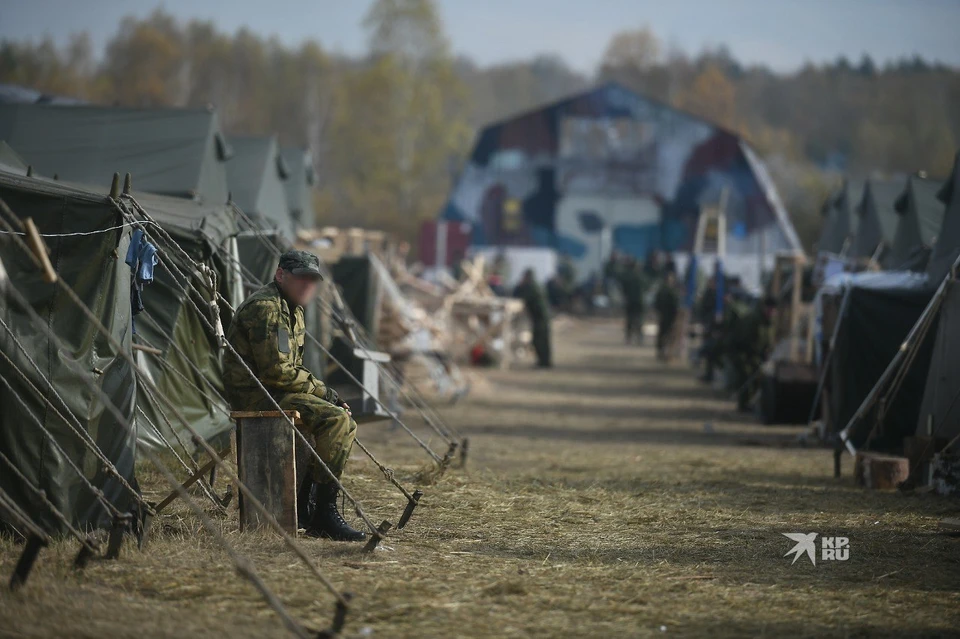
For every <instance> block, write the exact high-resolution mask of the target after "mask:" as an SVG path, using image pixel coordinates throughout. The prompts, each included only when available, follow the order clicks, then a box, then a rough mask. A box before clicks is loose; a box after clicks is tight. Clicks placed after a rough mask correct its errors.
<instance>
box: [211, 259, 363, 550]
mask: <svg viewBox="0 0 960 639" xmlns="http://www.w3.org/2000/svg"><path fill="white" fill-rule="evenodd" d="M321 279H323V277H322V275H321V273H320V260H319V259H318V258H317V256H316V255H313V254H311V253H308V252H306V251H288V252H286V253H284V254H283V255H281V256H280V264H279V266H278V268H277V272H276V275H275V276H274V281H272V282H270V283H269V284H267V285H266V286H263V287H262V288H260V290H258V291H256V292H255V293H253V295H251V296H250V297H248V298H247V299H246V300H244V302H243V303H242V304H241V305H240V306H239V308H237V312H236V315H235V316H234V318H233V322H232V323H231V324H230V329H229V330H228V331H227V339H228V340H229V341H230V343H231V344H232V345H233V348H234V349H236V351H237V353H238V354H239V355H240V357H241V358H242V359H243V363H241V362H238V361H237V358H236V356H234V355H233V354H232V353H230V354H228V355H227V356H226V357H225V358H224V372H223V381H224V387H225V390H226V393H227V399H228V400H229V401H230V404H231V407H232V408H233V409H234V410H276V405H275V404H274V403H273V402H272V401H271V400H270V398H268V397H266V396H265V394H264V392H263V389H262V388H261V387H260V386H261V384H262V385H263V387H264V388H266V389H267V391H269V393H270V395H271V396H272V398H273V400H274V401H275V402H276V403H277V404H279V405H280V408H282V409H283V410H296V411H299V412H300V416H301V418H302V420H303V425H302V426H301V428H300V430H301V432H302V433H303V434H304V436H305V437H306V438H307V440H308V441H310V442H311V444H312V445H313V447H314V449H315V450H316V451H317V454H318V455H319V456H320V458H321V459H322V460H323V461H324V463H325V464H326V465H327V468H329V469H330V471H331V472H332V473H333V474H334V475H335V476H336V477H337V478H338V479H339V478H340V476H341V474H342V473H343V469H344V466H346V464H347V459H348V458H349V457H350V450H351V449H352V448H353V441H354V437H355V435H356V431H357V423H356V422H355V421H354V420H353V417H352V415H351V413H350V407H349V406H347V404H346V403H345V402H343V401H342V400H341V399H340V398H339V396H338V395H337V392H336V391H335V390H333V389H332V388H330V387H328V386H327V385H326V384H324V383H323V382H322V381H320V380H319V379H317V378H316V377H315V376H314V375H313V374H312V373H311V372H310V371H309V370H307V369H306V368H304V366H303V340H304V336H305V334H306V327H305V325H304V320H303V307H304V306H305V305H306V304H309V303H310V302H311V301H312V300H313V297H314V296H315V295H316V292H317V283H318V282H319V281H320V280H321ZM244 363H245V364H246V366H244V365H243V364H244ZM247 367H249V369H250V370H251V371H253V374H254V375H255V376H256V379H254V378H253V377H251V375H250V372H249V371H248V370H247ZM257 380H259V383H258V381H257ZM338 493H339V489H338V487H337V484H336V483H335V482H334V481H333V480H332V479H331V478H330V476H329V475H328V474H327V473H326V471H324V469H323V468H322V467H321V466H320V464H319V463H318V462H317V461H316V459H315V458H312V463H311V465H310V473H309V476H308V478H307V480H306V481H305V482H304V485H303V486H302V487H300V494H299V499H298V502H299V504H300V510H301V511H302V510H306V512H300V513H299V515H300V516H299V519H300V521H301V522H303V523H302V524H301V525H303V527H304V528H305V529H306V531H307V534H308V535H310V536H312V537H325V538H329V539H335V540H337V541H363V539H364V537H365V536H366V535H365V534H364V533H363V532H362V531H359V530H355V529H354V528H352V527H351V526H350V525H349V524H348V523H347V522H346V521H344V519H343V516H341V514H340V512H339V511H338V510H337V503H336V502H337V495H338Z"/></svg>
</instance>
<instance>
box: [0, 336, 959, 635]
mask: <svg viewBox="0 0 960 639" xmlns="http://www.w3.org/2000/svg"><path fill="white" fill-rule="evenodd" d="M619 336H620V333H619V326H618V325H616V324H613V323H611V322H606V321H602V320H598V321H592V322H586V321H577V322H574V323H573V324H571V325H568V326H567V327H566V328H565V330H563V331H562V332H561V333H560V335H559V336H558V338H557V341H558V344H557V350H558V357H557V360H558V367H557V369H555V370H551V371H534V370H526V369H520V368H518V369H516V370H512V371H489V372H485V373H483V377H482V379H481V380H479V381H478V383H477V384H475V385H474V392H473V393H472V394H471V395H470V396H469V397H468V398H467V399H466V400H464V401H462V402H461V403H460V404H458V405H457V406H454V407H448V408H444V409H443V411H442V412H443V413H444V415H445V417H446V419H447V420H449V422H450V423H451V424H453V425H454V426H455V427H457V428H458V429H459V430H460V431H461V432H462V433H463V434H465V435H467V436H469V437H470V440H471V454H470V459H469V462H468V465H467V467H466V468H465V469H452V470H450V471H449V472H447V473H446V474H445V475H444V476H443V477H442V478H440V479H439V480H437V481H435V482H434V483H432V484H430V485H425V486H422V488H423V490H424V492H425V496H424V498H423V500H422V502H421V506H420V507H419V508H418V509H417V511H416V513H415V515H414V517H413V519H412V520H411V523H410V524H409V525H408V527H407V528H406V529H405V530H404V531H402V532H400V533H398V534H395V535H391V536H390V537H389V538H388V540H386V541H385V542H384V544H383V548H382V549H380V550H378V551H376V552H375V553H373V554H370V555H365V554H362V553H361V552H360V548H359V547H357V546H345V545H337V544H333V543H330V542H323V541H316V540H310V539H306V540H301V543H302V544H303V545H304V547H305V548H306V549H307V551H308V552H309V553H310V554H311V556H313V557H314V558H315V559H316V561H317V564H318V565H319V566H320V568H321V569H322V570H323V571H324V572H325V573H326V574H327V575H328V576H329V577H330V578H331V579H332V580H333V582H334V583H335V584H336V585H337V586H338V587H339V588H341V589H343V590H346V591H350V592H352V593H353V594H354V599H353V604H352V607H351V610H350V614H349V617H348V625H347V630H346V636H353V637H360V636H382V637H450V636H476V637H503V636H537V637H556V636H566V637H569V636H582V637H594V636H630V637H633V636H704V635H711V636H775V637H780V636H800V637H803V636H810V637H820V636H876V635H887V636H950V635H955V634H958V633H960V539H958V538H953V537H948V536H945V535H943V534H941V533H939V532H938V530H937V522H938V521H939V519H940V518H941V517H943V516H950V515H953V516H955V515H956V513H957V511H958V510H960V504H958V502H957V501H955V500H949V499H945V498H941V497H935V496H932V495H917V494H900V493H893V492H890V493H881V492H869V491H864V490H862V489H859V488H856V487H855V486H854V485H853V482H852V479H851V478H850V477H849V475H850V470H851V468H850V466H851V464H850V462H849V460H847V462H846V463H847V468H846V471H847V472H846V473H845V475H846V476H845V477H844V478H843V479H841V480H834V479H833V477H832V459H831V454H830V452H829V451H826V450H822V449H805V448H800V447H798V446H797V445H796V444H795V439H796V435H797V434H798V432H799V429H796V428H766V427H762V426H758V425H755V424H751V423H750V421H749V419H745V418H743V417H742V416H739V415H737V414H736V413H734V412H733V407H732V403H731V402H729V401H727V400H726V399H725V398H723V397H720V396H718V395H716V394H715V393H714V392H712V391H710V390H708V389H705V388H704V387H702V386H699V385H698V384H697V382H696V381H694V374H693V373H692V372H691V371H690V370H689V369H687V368H685V367H684V366H682V365H679V364H677V365H673V366H669V367H664V366H661V365H660V364H659V363H658V362H656V361H655V360H654V358H653V357H652V352H651V349H649V348H646V347H640V348H638V347H631V348H627V347H624V346H623V345H621V344H620V342H619ZM415 423H416V420H415V419H414V418H412V417H411V424H415ZM419 432H422V433H427V432H428V431H426V430H425V429H422V428H421V429H419ZM361 436H362V438H363V439H364V441H365V442H366V443H367V445H368V446H369V447H371V449H373V451H374V452H375V453H376V454H377V455H378V456H379V457H380V458H381V459H383V460H384V461H386V462H388V463H390V465H391V466H392V467H393V468H394V469H395V470H396V472H397V477H398V478H399V479H400V480H401V481H402V482H404V483H407V484H408V485H409V487H410V488H414V487H417V483H416V478H417V477H422V475H421V474H420V471H421V470H422V469H423V467H424V464H425V461H426V457H425V456H424V455H423V454H422V453H421V452H420V451H419V450H418V449H417V448H416V446H415V444H413V443H412V442H411V441H410V440H409V438H407V437H406V436H405V435H404V434H403V433H402V432H400V431H397V430H390V429H389V427H388V426H386V425H368V426H366V427H363V432H362V433H361ZM431 444H435V445H436V448H437V450H438V452H442V450H443V448H444V447H443V446H442V445H441V444H440V442H439V441H437V438H436V437H434V440H433V441H432V442H431ZM358 453H359V451H357V452H356V453H355V455H354V460H353V462H352V465H351V467H350V468H349V470H348V483H347V485H348V488H350V489H351V490H352V491H354V492H355V493H356V494H357V496H359V497H360V499H361V501H362V503H363V505H364V507H365V508H366V509H367V511H368V512H369V514H370V516H371V519H373V520H374V521H376V522H379V521H380V520H381V519H390V520H391V521H394V522H395V521H396V520H397V518H398V517H399V515H400V512H401V511H402V509H403V506H404V500H403V498H402V497H401V496H400V495H399V494H398V493H397V492H396V490H395V489H393V488H392V487H391V486H389V485H388V484H387V483H386V482H384V481H383V480H382V478H381V476H380V475H379V473H378V471H377V470H376V468H375V467H374V466H373V465H372V464H371V463H370V462H369V461H366V460H364V459H363V458H361V457H359V456H358ZM142 481H143V483H144V486H145V489H147V490H151V491H154V493H153V494H152V495H151V496H152V497H157V496H159V494H160V493H161V492H162V490H161V488H162V487H161V486H160V484H159V483H158V482H157V478H156V477H155V476H154V475H153V474H151V473H148V472H144V474H143V477H142ZM224 487H225V484H224V483H222V482H221V484H220V486H219V488H220V489H221V490H222V489H223V488H224ZM216 521H217V524H218V525H219V526H220V527H221V529H222V531H223V533H224V535H225V536H226V538H227V539H228V540H229V541H230V542H231V543H232V544H234V545H235V546H236V547H237V548H238V549H239V550H240V551H242V552H243V553H244V554H246V555H247V556H248V557H250V558H251V559H252V560H253V562H254V564H255V565H256V566H257V568H258V569H259V571H260V572H261V574H262V575H263V577H264V580H265V581H266V582H267V583H268V584H269V585H270V586H271V587H272V588H274V589H275V591H276V592H277V594H278V595H279V597H280V598H281V600H282V601H283V603H284V604H285V605H286V606H287V608H288V609H289V611H290V612H291V613H293V614H294V615H295V616H296V617H297V618H298V619H300V620H301V621H303V623H305V624H306V625H307V626H309V627H312V628H317V629H319V628H323V627H325V626H326V625H328V624H329V620H330V616H331V612H332V606H333V603H332V598H331V596H330V595H329V594H328V593H327V592H326V591H324V590H323V588H322V586H321V585H320V584H319V583H318V582H317V581H316V580H315V579H313V578H312V577H311V576H310V574H309V573H308V571H307V570H306V569H305V568H304V567H303V566H302V565H300V564H299V563H298V561H297V559H296V557H295V556H294V555H293V554H292V553H291V552H290V551H289V550H287V549H285V548H284V547H283V544H282V543H281V541H280V540H279V539H278V538H276V537H275V536H273V535H270V534H268V533H245V534H240V533H239V532H238V531H237V516H236V512H235V510H231V511H229V513H228V514H227V516H225V517H221V516H218V517H217V519H216ZM784 532H818V533H820V534H821V535H826V536H844V537H848V538H849V539H850V558H849V560H847V561H845V562H824V561H821V560H820V557H819V556H818V557H817V559H818V561H817V565H816V566H813V565H811V564H810V562H809V560H808V559H807V558H806V556H802V557H800V558H799V560H798V561H797V562H796V563H795V564H793V565H791V563H790V562H791V559H790V558H787V557H784V554H785V553H786V552H787V551H788V550H789V549H790V548H791V546H792V545H793V542H791V541H790V540H788V539H787V538H785V537H784V536H783V535H782V534H781V533H784ZM76 546H77V544H76V542H72V541H63V542H59V543H58V544H57V545H56V546H55V547H54V548H52V549H49V550H47V551H44V553H43V554H42V555H41V558H40V560H39V561H38V564H37V567H36V569H35V572H34V574H33V575H32V576H31V579H30V582H29V583H28V585H27V587H25V588H24V589H23V590H22V591H20V592H18V593H15V594H10V593H9V592H3V593H2V594H0V635H3V636H18V637H20V636H23V637H45V636H54V635H59V636H71V637H105V636H111V637H113V636H137V637H152V636H188V635H194V634H201V633H202V634H206V635H208V636H226V635H230V636H237V637H246V636H249V637H264V636H284V635H285V632H284V630H283V628H282V626H281V625H280V623H279V620H278V619H277V617H276V616H275V615H274V614H273V613H272V612H271V611H270V609H269V608H268V607H267V606H266V605H265V604H264V603H263V602H262V600H261V599H260V598H259V596H258V595H257V594H256V592H255V591H254V590H253V589H252V588H251V587H250V586H249V585H248V584H247V583H246V582H244V581H243V580H242V579H240V578H239V577H238V576H237V575H236V573H235V572H234V571H233V570H232V568H231V566H230V564H229V562H228V560H227V558H226V556H225V555H224V553H223V552H222V551H220V550H219V549H218V548H217V547H216V545H215V544H214V542H213V540H212V538H211V537H210V535H209V534H207V533H206V532H205V531H203V530H201V529H200V526H199V523H198V522H197V520H196V518H195V517H193V516H192V515H191V514H190V513H189V512H188V510H187V509H186V508H185V507H184V506H183V505H182V504H176V505H175V506H173V507H171V509H170V510H169V511H168V512H167V514H165V515H164V516H163V517H162V518H161V520H160V521H159V522H158V523H157V525H156V528H155V534H154V536H153V539H152V540H151V543H150V545H149V546H148V548H147V549H146V550H145V551H144V552H142V553H141V552H138V551H136V550H134V549H133V546H132V545H126V546H125V547H124V553H123V555H122V557H121V559H120V560H119V561H114V562H96V563H94V564H92V565H91V566H90V567H88V568H87V569H86V570H85V571H84V572H80V573H78V572H75V571H73V570H72V569H71V568H70V565H71V562H72V559H73V555H74V554H75V552H76ZM17 552H18V547H16V546H15V545H14V544H13V543H12V542H10V541H4V542H2V544H0V570H2V574H3V575H4V577H6V575H9V573H10V571H11V570H12V567H13V563H14V562H15V560H16V557H17Z"/></svg>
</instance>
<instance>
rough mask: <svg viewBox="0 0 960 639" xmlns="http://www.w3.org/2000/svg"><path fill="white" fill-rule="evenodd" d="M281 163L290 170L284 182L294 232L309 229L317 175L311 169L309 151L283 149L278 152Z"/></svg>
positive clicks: (312, 223) (311, 159)
mask: <svg viewBox="0 0 960 639" xmlns="http://www.w3.org/2000/svg"><path fill="white" fill-rule="evenodd" d="M280 154H281V156H283V161H284V162H285V163H286V165H287V168H288V169H289V170H290V177H288V178H287V180H286V181H285V182H284V186H285V187H286V194H287V208H288V209H289V211H290V217H291V218H292V219H293V224H294V227H295V229H296V230H299V229H310V228H313V226H314V217H315V213H314V209H313V189H314V187H315V186H316V183H317V175H316V172H315V171H314V169H313V156H312V155H311V154H310V151H309V149H300V148H292V147H285V148H283V149H281V150H280Z"/></svg>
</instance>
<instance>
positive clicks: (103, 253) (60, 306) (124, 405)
mask: <svg viewBox="0 0 960 639" xmlns="http://www.w3.org/2000/svg"><path fill="white" fill-rule="evenodd" d="M0 198H2V199H3V201H4V202H5V203H6V204H7V205H8V206H9V207H10V209H11V210H12V211H13V212H14V214H15V215H17V216H18V217H20V218H25V217H30V218H32V219H33V221H34V223H35V224H36V225H37V227H38V228H39V230H40V232H41V233H44V234H52V235H48V236H47V237H46V238H45V241H46V244H47V246H48V247H49V250H50V258H51V262H52V264H53V266H54V268H55V269H56V271H57V272H58V274H59V275H60V277H61V278H63V281H64V282H65V283H66V284H68V285H69V286H70V287H71V288H72V289H73V290H74V291H76V293H77V295H78V296H79V297H80V299H81V300H82V301H83V302H84V303H85V304H86V305H87V306H89V307H90V308H91V309H92V311H93V313H95V314H96V316H97V318H98V319H99V320H100V322H101V323H102V324H103V325H104V326H105V327H106V328H107V329H108V330H109V332H110V334H111V335H112V336H113V338H114V339H115V340H117V341H118V342H120V343H121V344H123V345H124V347H125V348H126V349H129V348H130V343H131V325H130V269H129V268H128V267H127V266H126V265H125V264H124V263H123V256H124V255H125V253H126V250H127V245H128V243H129V237H130V229H129V228H126V227H122V226H121V225H122V223H123V220H122V217H121V215H120V212H119V211H118V209H117V207H116V206H115V205H114V204H113V203H111V202H110V201H109V200H108V199H107V198H106V197H105V196H104V195H102V194H99V193H94V192H92V191H88V190H85V189H82V188H78V187H76V186H72V185H69V184H64V183H59V182H54V181H52V180H41V179H37V178H28V177H25V176H19V175H14V174H11V173H7V172H4V171H0ZM65 234H69V235H65ZM0 261H2V262H3V264H4V267H5V268H6V270H7V272H8V273H9V276H10V281H11V283H12V284H13V286H15V288H16V289H17V290H18V291H19V292H20V293H22V294H23V295H24V296H25V297H26V298H27V300H28V301H29V303H30V305H31V306H32V307H33V309H34V310H35V311H36V312H37V313H38V314H39V315H40V317H43V318H45V320H46V324H47V326H48V327H49V328H50V329H52V330H53V331H54V332H55V334H56V335H58V336H59V338H60V339H61V340H63V341H64V342H65V343H66V345H67V347H68V348H67V350H61V349H59V348H58V347H57V345H56V343H55V342H54V341H53V340H51V339H50V338H49V337H48V336H47V335H46V333H44V332H43V330H42V329H41V328H40V327H39V326H38V325H37V324H35V323H34V319H33V318H32V317H31V316H30V315H28V313H27V312H26V310H25V309H23V308H21V307H20V306H19V305H17V304H16V303H15V302H14V300H13V298H12V296H8V297H7V298H5V299H0V318H2V319H3V323H4V324H5V325H6V326H7V327H9V328H10V331H11V332H12V333H13V335H15V336H16V340H14V338H13V337H12V336H11V334H10V332H8V331H7V330H6V329H5V328H3V327H0V352H2V353H3V354H4V355H5V356H6V357H8V358H10V360H11V361H12V362H13V365H11V364H10V363H9V362H8V360H7V359H6V357H4V358H0V378H2V379H3V380H5V382H6V383H5V384H2V385H0V451H2V452H3V453H4V454H5V455H6V456H7V457H9V458H10V460H11V461H13V462H14V464H15V465H16V467H17V469H18V470H19V471H20V472H22V473H23V474H24V476H25V477H26V482H24V481H23V480H22V479H21V478H20V477H18V476H17V475H16V473H13V472H12V471H11V470H10V469H9V468H8V467H7V466H6V464H0V486H3V488H4V490H5V491H6V492H7V493H8V494H9V495H11V496H12V497H13V498H14V499H15V501H16V502H17V504H18V505H19V506H20V507H21V508H22V509H23V510H24V511H26V513H27V514H28V515H29V516H30V517H31V518H32V519H33V520H34V521H35V522H36V523H38V524H40V525H41V526H42V527H43V528H44V529H46V530H47V531H48V532H50V533H53V534H60V533H63V532H65V526H64V525H63V524H62V523H61V522H60V521H59V520H58V519H57V518H55V517H54V515H53V514H52V512H53V511H51V510H49V509H48V508H47V507H46V506H45V505H44V504H43V503H42V502H41V501H40V500H39V499H37V497H36V495H35V494H34V493H33V492H32V491H31V490H30V489H29V487H28V483H29V484H32V485H33V486H36V487H37V488H39V489H41V490H43V491H45V493H46V495H47V498H48V499H50V501H51V502H52V503H53V504H54V506H55V507H56V508H57V510H59V511H60V512H62V513H63V514H65V515H66V516H67V518H68V519H69V520H71V522H72V523H73V524H74V525H76V526H78V527H80V528H92V527H97V526H102V525H105V524H106V523H107V521H106V517H107V513H106V512H105V510H104V509H103V506H102V505H101V504H100V503H98V501H97V500H96V499H95V498H94V496H93V494H92V493H91V491H90V490H89V488H88V487H87V486H86V485H85V484H84V483H83V480H82V479H81V478H80V476H79V475H78V474H77V472H76V471H75V470H74V469H73V468H71V467H70V466H69V464H68V463H67V459H70V460H73V461H74V462H75V463H76V464H77V465H78V466H79V468H80V469H82V471H83V472H84V473H85V475H86V477H87V478H88V479H89V480H90V481H91V482H92V483H93V484H94V485H95V486H97V487H99V488H101V489H102V490H103V492H104V493H105V495H106V498H107V499H108V500H109V501H110V502H111V503H113V504H114V505H115V506H116V507H117V508H118V509H119V510H121V511H124V512H125V511H127V510H129V506H130V499H131V495H130V493H129V492H128V491H127V492H124V490H123V489H122V488H121V484H120V482H119V480H118V479H116V477H115V476H114V475H112V474H110V473H108V472H107V469H106V468H105V467H104V464H102V463H101V461H100V460H99V459H98V458H97V456H96V455H95V454H94V453H93V451H92V450H91V449H89V448H88V447H86V446H85V445H84V443H83V440H81V439H80V437H79V436H78V435H77V434H76V433H75V432H74V431H73V430H72V429H71V427H70V425H68V423H66V422H65V421H64V420H62V419H61V418H60V417H59V416H58V415H57V412H58V411H59V412H60V413H61V414H63V415H67V412H66V411H64V410H63V405H62V404H60V403H59V400H58V399H56V397H55V394H54V393H53V392H51V391H50V389H49V386H48V385H47V380H50V381H51V382H52V383H53V385H54V387H55V389H56V392H57V394H59V395H60V397H62V398H63V401H64V403H65V404H66V408H67V410H68V411H69V414H72V415H73V417H75V418H76V420H77V421H78V422H79V426H80V427H81V428H82V429H83V431H85V432H86V433H87V434H88V435H89V437H90V438H92V440H93V441H94V442H95V443H96V445H97V446H98V447H99V448H100V450H101V451H102V452H103V453H104V454H105V455H106V457H107V458H108V459H109V460H110V461H111V462H112V463H113V465H114V466H115V467H116V468H117V470H118V471H119V473H120V475H121V476H122V477H124V478H125V480H126V481H127V482H128V483H132V482H133V470H134V461H135V437H134V436H133V433H131V432H130V431H129V430H128V429H127V428H126V427H125V426H123V425H121V424H120V423H119V422H118V421H117V420H116V419H115V417H114V416H113V414H111V413H110V412H108V411H107V410H106V409H105V408H104V402H103V401H102V398H101V397H100V396H99V394H97V393H94V392H93V391H92V390H91V389H90V386H89V384H87V383H85V382H84V379H86V380H90V381H92V382H94V383H95V384H96V386H98V387H99V388H100V389H101V390H102V391H103V392H104V393H106V395H107V396H108V397H109V398H110V401H111V402H112V403H113V404H115V405H116V406H117V407H119V408H120V410H121V412H122V414H123V416H124V418H125V419H126V420H128V421H129V420H131V419H132V417H133V411H134V401H135V392H136V383H135V379H134V375H133V373H132V371H131V369H130V367H129V365H128V363H127V362H126V360H124V359H122V357H121V356H120V355H119V354H118V352H117V351H115V350H114V348H113V346H112V345H111V343H110V341H109V340H107V339H106V338H104V337H103V336H102V335H101V334H100V333H99V332H98V331H97V329H96V328H95V326H94V325H93V324H92V323H91V322H87V321H78V318H80V317H81V316H80V309H79V308H77V307H76V306H75V305H74V303H73V302H72V301H71V300H70V299H69V298H68V297H67V296H66V295H65V294H64V293H63V292H62V291H60V289H59V288H58V287H57V286H56V285H55V284H48V283H46V282H45V281H44V280H43V279H42V278H41V274H40V272H39V271H38V269H37V268H36V267H35V266H34V264H33V262H32V261H31V260H30V259H29V257H27V256H26V255H25V254H24V253H23V252H22V251H21V249H20V248H19V247H18V246H17V245H15V244H14V242H13V241H12V239H10V238H9V237H7V236H4V235H0ZM17 342H19V344H20V345H22V347H23V350H21V348H20V345H18V344H17ZM24 351H26V353H24ZM28 356H29V359H32V360H33V362H35V363H36V365H37V367H36V368H35V367H34V366H33V364H32V363H31V362H30V361H29V359H28ZM38 368H39V371H38V370H37V369H38ZM17 369H19V370H20V371H23V374H24V375H25V376H26V378H27V379H24V375H21V373H19V372H18V370H17ZM27 380H29V381H27ZM6 384H10V387H11V389H12V390H11V389H8V388H7V385H6ZM17 396H20V397H22V398H23V399H24V401H25V402H26V409H25V408H24V406H23V405H22V404H21V403H20V402H19V401H18V400H17ZM45 397H46V398H50V400H51V401H52V402H54V403H55V406H57V410H54V409H53V408H52V407H51V406H50V405H48V404H47V403H46V402H45V400H44V398H45ZM31 415H35V416H36V417H37V418H38V419H39V420H40V422H41V423H42V424H43V426H44V428H45V429H46V430H47V431H49V432H50V434H51V435H52V436H53V438H54V439H55V440H56V442H57V443H58V444H59V447H58V446H55V445H53V444H52V443H51V441H50V440H48V439H47V437H46V435H45V433H44V432H43V430H42V429H41V428H40V427H39V426H37V424H36V422H35V421H34V420H33V418H32V417H31ZM64 453H66V454H64Z"/></svg>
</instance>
